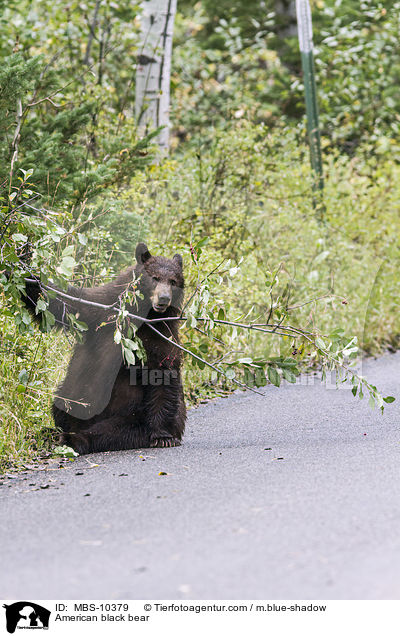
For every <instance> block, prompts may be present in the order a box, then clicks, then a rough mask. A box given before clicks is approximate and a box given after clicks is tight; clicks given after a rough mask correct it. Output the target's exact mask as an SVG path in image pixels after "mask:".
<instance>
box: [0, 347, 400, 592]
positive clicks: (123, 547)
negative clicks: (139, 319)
mask: <svg viewBox="0 0 400 636" xmlns="http://www.w3.org/2000/svg"><path fill="white" fill-rule="evenodd" d="M363 372H365V374H366V375H367V376H368V377H369V378H370V379H371V380H375V382H376V384H377V385H378V387H381V388H382V389H383V391H384V393H385V394H386V395H388V394H389V395H396V394H397V395H400V391H399V388H400V354H396V355H390V354H388V355H386V356H384V357H382V358H381V359H379V360H376V361H373V360H371V361H369V362H367V363H364V368H363ZM92 463H95V464H99V465H98V466H93V467H92V466H91V464H92ZM160 472H165V473H168V474H167V475H160V474H159V473H160ZM399 478H400V399H398V401H397V402H395V403H394V404H392V405H390V406H389V407H387V409H386V412H385V415H384V416H383V417H382V416H381V415H380V413H378V412H377V411H372V410H370V409H369V407H368V405H367V403H366V402H365V403H364V402H362V403H360V402H359V401H358V399H357V400H356V399H354V398H353V397H352V395H351V394H350V391H349V390H341V391H335V390H326V389H325V388H323V386H321V385H320V383H319V382H316V383H315V384H314V385H309V386H304V385H296V386H291V385H287V386H285V387H282V388H280V389H276V388H275V387H272V386H270V387H267V388H266V389H265V396H262V397H261V396H257V395H254V394H252V393H245V394H244V393H238V394H235V395H233V396H231V397H229V398H228V399H218V400H216V401H215V402H213V403H210V404H206V405H203V406H201V407H200V408H198V409H196V410H194V411H192V412H191V413H190V416H189V422H188V430H187V435H186V437H185V443H184V445H183V446H182V447H180V448H173V449H155V450H152V451H144V452H140V451H130V452H129V451H127V452H120V453H109V454H99V455H91V456H89V457H87V458H79V459H78V460H77V461H75V462H74V463H71V464H70V465H69V466H68V467H67V468H66V469H59V468H57V465H55V466H54V467H53V469H52V470H46V471H41V472H40V473H38V472H32V473H29V474H28V475H22V476H21V477H20V478H18V479H17V480H8V479H6V480H4V482H3V485H2V486H1V487H0V520H1V528H0V563H1V568H0V598H5V599H6V598H17V599H21V598H32V599H72V598H73V599H84V598H85V599H118V598H123V599H135V598H136V599H185V598H192V599H193V598H196V599H374V598H376V599H398V598H400V479H399ZM47 486H48V487H47Z"/></svg>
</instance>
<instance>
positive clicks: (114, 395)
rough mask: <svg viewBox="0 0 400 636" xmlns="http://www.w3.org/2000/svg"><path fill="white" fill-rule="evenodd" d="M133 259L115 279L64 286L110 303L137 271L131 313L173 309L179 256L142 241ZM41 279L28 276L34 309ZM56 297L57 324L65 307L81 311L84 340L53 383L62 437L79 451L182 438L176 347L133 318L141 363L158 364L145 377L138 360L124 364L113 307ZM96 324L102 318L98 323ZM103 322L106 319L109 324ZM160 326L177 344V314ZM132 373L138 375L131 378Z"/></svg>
mask: <svg viewBox="0 0 400 636" xmlns="http://www.w3.org/2000/svg"><path fill="white" fill-rule="evenodd" d="M136 257H137V261H138V262H137V265H136V266H135V267H129V268H128V269H127V270H125V271H124V272H122V273H121V274H120V275H119V276H118V277H117V278H116V279H115V280H114V281H113V282H111V283H108V284H107V285H102V286H99V287H93V288H84V289H76V288H74V287H69V288H68V290H67V291H66V292H65V293H66V294H68V295H69V296H72V297H73V298H74V299H75V298H76V299H79V298H81V299H84V300H87V301H91V302H96V303H100V304H103V305H111V304H113V303H116V302H117V301H118V297H119V296H120V295H121V294H122V293H123V292H124V291H125V290H126V288H127V287H128V285H129V284H130V283H131V282H132V279H133V274H134V275H135V277H136V278H138V277H139V289H140V291H141V293H142V295H143V299H141V300H139V304H138V306H137V307H136V306H133V307H131V308H130V311H131V313H133V314H136V315H138V316H143V317H145V318H161V317H172V316H178V315H179V313H180V309H181V305H182V299H183V284H184V281H183V273H182V259H181V257H180V256H179V255H177V254H176V255H175V256H174V258H173V259H167V258H164V257H162V256H151V254H150V253H149V251H148V249H147V246H146V245H144V244H143V243H139V245H138V246H137V248H136ZM41 291H42V293H43V290H41V286H40V283H39V282H30V283H26V297H25V303H26V304H27V305H28V306H29V307H30V308H31V309H33V308H34V307H35V305H36V302H37V300H38V297H39V295H40V293H41ZM74 299H73V300H69V299H65V298H62V297H61V296H57V297H55V298H51V299H50V306H49V310H50V311H51V312H52V313H53V314H54V315H55V317H56V320H57V321H58V322H59V323H65V320H66V313H68V312H69V313H71V312H72V313H74V314H79V320H81V321H83V322H85V323H87V325H88V331H87V332H86V335H85V340H84V342H82V343H78V344H77V345H76V346H75V349H74V353H73V356H72V358H71V362H70V364H69V366H68V370H67V374H66V377H65V379H64V381H63V383H62V384H61V386H60V387H59V388H58V389H57V392H56V396H55V399H54V403H53V415H54V420H55V424H56V426H57V427H59V428H61V429H62V431H63V435H62V438H63V439H62V442H63V443H64V444H67V445H69V446H72V447H73V448H74V449H75V450H76V451H78V452H79V453H92V452H99V451H108V450H122V449H128V448H143V447H149V446H152V447H154V446H176V445H179V444H180V441H181V438H182V435H183V432H184V429H185V420H186V408H185V403H184V398H183V389H182V381H181V374H180V368H181V364H182V354H181V351H180V350H179V349H178V348H177V347H174V345H173V344H172V343H171V342H167V341H166V340H164V339H162V338H161V337H160V336H158V335H157V334H156V333H155V332H154V331H152V330H151V329H150V327H149V326H148V325H146V324H145V323H143V322H142V321H140V320H136V321H135V322H136V324H137V326H138V331H137V335H138V336H139V337H140V339H141V341H142V343H143V346H144V348H145V351H146V355H147V361H146V365H145V367H146V369H147V372H148V374H150V371H162V373H163V376H162V382H161V384H157V385H152V384H151V383H148V382H144V381H143V378H144V377H145V375H144V371H145V369H144V368H143V366H142V364H140V363H139V362H138V363H137V364H136V365H135V367H132V366H131V367H129V368H128V367H127V366H126V365H125V364H124V362H123V359H122V354H121V347H120V345H117V344H115V342H114V330H115V322H113V321H112V319H111V320H110V318H111V314H112V310H104V309H102V308H99V307H94V306H90V305H84V304H82V303H79V302H78V301H77V300H74ZM102 323H106V324H103V326H101V325H102ZM107 323H108V324H107ZM154 326H155V327H156V328H157V329H158V331H159V332H160V333H162V334H163V335H164V336H166V337H168V338H171V339H172V340H173V341H175V342H178V343H179V335H178V328H179V321H169V322H168V321H167V322H162V321H161V322H158V323H155V325H154ZM132 378H133V379H136V382H135V384H132Z"/></svg>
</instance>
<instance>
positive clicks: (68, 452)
mask: <svg viewBox="0 0 400 636" xmlns="http://www.w3.org/2000/svg"><path fill="white" fill-rule="evenodd" d="M53 453H54V455H59V456H61V457H78V453H77V452H76V451H74V449H73V448H71V447H70V446H55V448H54V450H53Z"/></svg>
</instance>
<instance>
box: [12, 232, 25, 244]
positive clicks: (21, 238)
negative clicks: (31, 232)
mask: <svg viewBox="0 0 400 636" xmlns="http://www.w3.org/2000/svg"><path fill="white" fill-rule="evenodd" d="M13 239H14V241H15V242H16V243H26V241H27V240H28V237H27V236H25V234H18V233H17V234H13Z"/></svg>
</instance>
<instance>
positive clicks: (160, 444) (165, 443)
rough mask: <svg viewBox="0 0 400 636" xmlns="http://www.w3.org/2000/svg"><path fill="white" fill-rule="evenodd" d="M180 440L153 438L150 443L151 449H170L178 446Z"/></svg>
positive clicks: (174, 438)
mask: <svg viewBox="0 0 400 636" xmlns="http://www.w3.org/2000/svg"><path fill="white" fill-rule="evenodd" d="M180 445H181V440H180V439H177V438H176V437H155V438H154V439H152V440H151V441H150V447H151V448H170V447H171V446H180Z"/></svg>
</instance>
